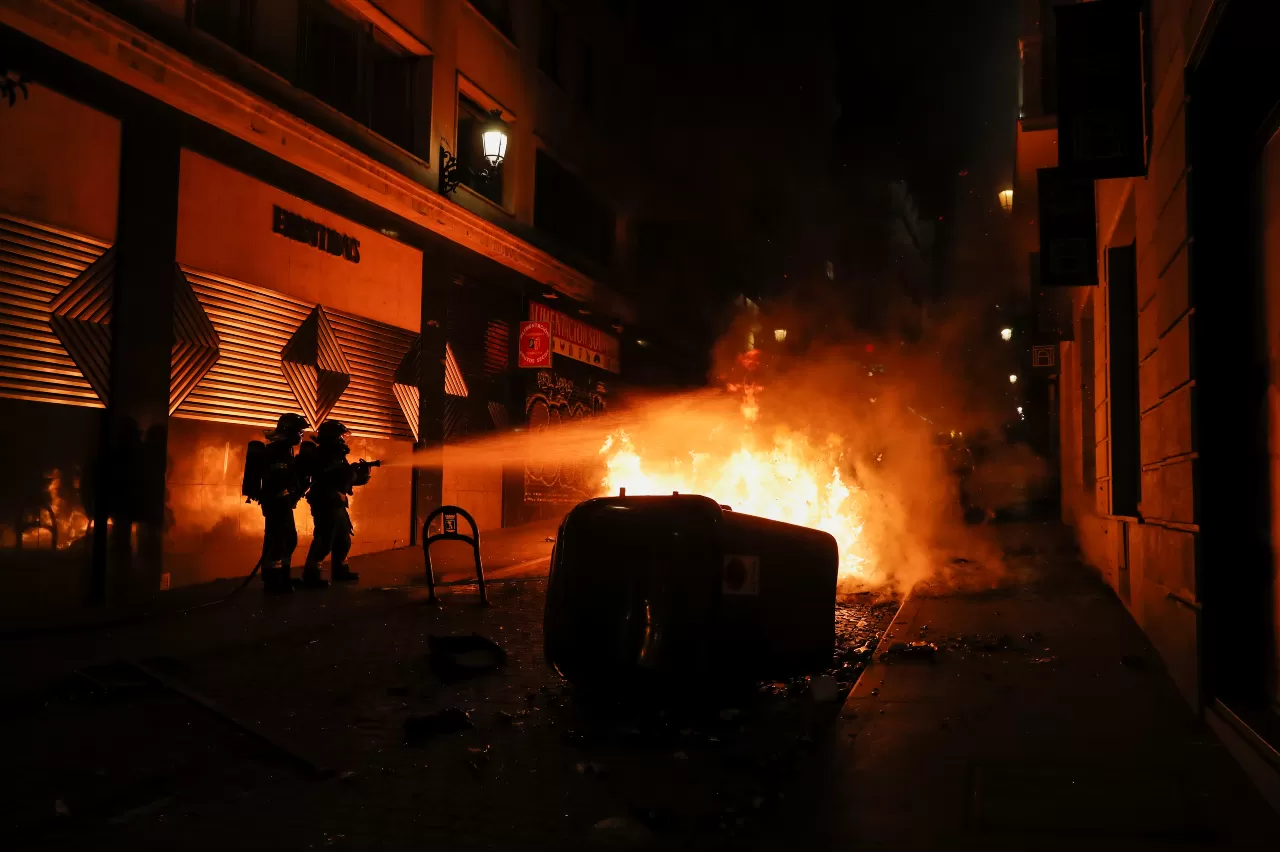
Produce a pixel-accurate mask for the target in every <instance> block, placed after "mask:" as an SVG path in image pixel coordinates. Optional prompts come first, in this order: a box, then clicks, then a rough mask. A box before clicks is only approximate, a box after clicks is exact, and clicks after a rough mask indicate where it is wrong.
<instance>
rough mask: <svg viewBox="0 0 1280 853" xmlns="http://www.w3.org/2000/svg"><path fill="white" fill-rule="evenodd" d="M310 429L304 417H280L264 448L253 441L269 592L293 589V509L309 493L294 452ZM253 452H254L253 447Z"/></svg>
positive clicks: (265, 583)
mask: <svg viewBox="0 0 1280 853" xmlns="http://www.w3.org/2000/svg"><path fill="white" fill-rule="evenodd" d="M307 427H308V424H307V419H306V418H304V417H303V416H302V415H295V414H285V415H281V416H280V419H279V420H278V421H276V428H275V429H274V430H269V431H268V432H267V436H266V437H267V443H266V445H265V447H264V446H262V445H261V444H260V443H258V442H254V445H257V449H256V453H259V454H261V456H260V461H256V460H255V461H256V466H257V468H258V470H259V472H260V473H258V474H257V475H256V476H255V479H256V480H257V482H259V483H260V484H261V485H260V488H259V492H258V503H259V504H260V505H261V506H262V517H263V518H264V519H265V521H266V532H265V534H264V535H263V539H262V585H263V589H264V590H266V591H267V592H268V593H284V592H291V591H292V590H293V579H292V577H290V575H291V568H290V563H291V562H292V560H293V550H294V549H295V548H297V547H298V529H297V527H296V526H295V525H294V523H293V509H294V507H296V506H297V505H298V501H300V500H301V499H302V496H303V494H304V493H305V492H306V491H307V482H306V478H305V477H304V476H303V475H302V473H301V472H300V471H299V466H298V457H297V456H296V455H295V451H296V449H297V447H298V445H299V444H301V443H302V433H303V432H304V431H305V430H306V429H307ZM250 453H251V454H254V453H255V449H254V448H253V446H251V449H250Z"/></svg>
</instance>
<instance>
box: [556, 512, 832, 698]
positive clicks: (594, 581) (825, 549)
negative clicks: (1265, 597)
mask: <svg viewBox="0 0 1280 853" xmlns="http://www.w3.org/2000/svg"><path fill="white" fill-rule="evenodd" d="M838 568H839V553H838V548H837V546H836V542H835V539H834V538H832V537H831V536H830V535H829V534H827V533H824V532H822V531H820V530H814V529H812V528H808V527H799V526H796V525H793V524H784V523H782V522H778V521H771V520H769V519H765V518H758V517H756V516H752V515H744V514H742V513H736V512H733V511H732V510H730V509H729V508H727V507H722V506H721V505H720V504H718V503H716V501H714V500H712V499H710V498H707V497H701V496H698V495H670V496H630V497H611V498H596V499H593V500H589V501H585V502H584V503H581V504H579V505H578V506H577V507H575V508H574V509H573V510H572V511H570V512H569V514H568V515H567V516H565V519H564V521H563V522H562V524H561V526H560V533H559V536H558V537H557V541H556V547H555V551H554V552H553V554H552V561H551V578H550V581H549V586H548V589H547V604H546V613H545V617H544V627H543V630H544V642H545V645H546V657H547V661H548V662H549V663H551V664H552V665H553V666H554V667H555V668H556V669H557V670H558V671H559V672H560V673H561V674H562V675H563V676H564V677H565V678H567V679H569V680H570V681H573V682H575V683H577V684H581V685H590V686H596V687H604V688H620V687H625V688H635V687H643V686H646V685H649V684H653V683H655V682H664V683H680V682H684V683H689V684H698V685H719V684H726V683H733V682H742V681H747V680H756V679H781V678H789V677H793V676H796V675H802V674H805V673H810V672H817V671H820V670H822V669H825V668H827V667H829V666H830V665H831V655H832V651H833V648H834V645H835V597H836V573H837V570H838Z"/></svg>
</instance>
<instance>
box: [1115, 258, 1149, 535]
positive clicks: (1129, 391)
mask: <svg viewBox="0 0 1280 853" xmlns="http://www.w3.org/2000/svg"><path fill="white" fill-rule="evenodd" d="M1107 315H1108V316H1107V333H1108V335H1109V342H1110V346H1109V348H1108V350H1107V361H1108V366H1109V367H1110V380H1111V382H1110V390H1109V393H1108V398H1109V399H1110V401H1111V406H1110V410H1111V436H1110V438H1111V507H1110V510H1111V513H1112V514H1113V515H1127V516H1136V515H1137V514H1138V502H1139V501H1140V500H1141V498H1142V472H1141V462H1140V459H1141V452H1140V447H1139V444H1140V436H1141V432H1140V429H1141V428H1140V426H1139V420H1138V410H1139V402H1138V261H1137V250H1136V248H1135V246H1134V244H1130V245H1128V246H1121V247H1119V248H1114V249H1110V248H1109V249H1107Z"/></svg>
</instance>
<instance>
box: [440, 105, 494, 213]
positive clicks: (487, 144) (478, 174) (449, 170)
mask: <svg viewBox="0 0 1280 853" xmlns="http://www.w3.org/2000/svg"><path fill="white" fill-rule="evenodd" d="M480 149H481V154H482V155H483V156H484V160H485V163H486V164H487V165H486V166H485V167H483V168H482V169H480V170H479V171H476V170H475V169H472V168H471V167H470V166H467V165H465V164H461V163H459V162H458V158H457V157H455V156H454V155H453V153H452V152H450V151H449V149H448V148H446V147H445V145H444V141H443V140H442V141H441V142H440V194H441V195H449V194H450V193H452V192H453V191H454V190H456V189H457V188H458V184H460V183H462V177H461V175H459V170H460V169H465V170H466V173H467V174H469V175H471V176H472V177H474V178H479V179H480V180H488V179H489V178H490V177H492V176H493V174H494V173H495V172H497V170H498V169H499V168H500V167H501V166H502V161H503V160H505V159H507V124H506V122H504V121H503V120H502V111H501V110H494V111H493V112H491V113H489V118H488V119H487V120H486V121H485V123H484V127H483V128H482V129H481V131H480Z"/></svg>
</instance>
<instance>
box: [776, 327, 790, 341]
mask: <svg viewBox="0 0 1280 853" xmlns="http://www.w3.org/2000/svg"><path fill="white" fill-rule="evenodd" d="M773 339H774V340H775V341H777V342H778V343H782V342H783V341H785V340H786V339H787V330H786V329H774V330H773Z"/></svg>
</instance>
